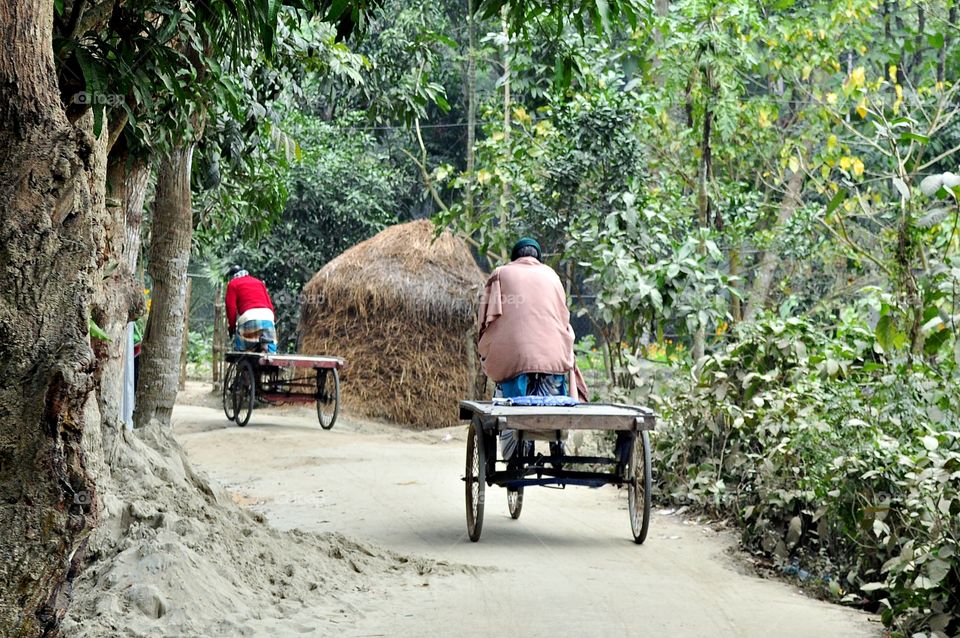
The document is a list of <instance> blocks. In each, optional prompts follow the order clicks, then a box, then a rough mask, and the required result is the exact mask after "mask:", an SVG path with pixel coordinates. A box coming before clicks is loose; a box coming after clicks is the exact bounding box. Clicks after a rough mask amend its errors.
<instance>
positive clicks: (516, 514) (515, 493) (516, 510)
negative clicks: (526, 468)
mask: <svg viewBox="0 0 960 638" xmlns="http://www.w3.org/2000/svg"><path fill="white" fill-rule="evenodd" d="M507 507H509V508H510V517H511V518H520V510H522V509H523V488H522V487H518V488H516V489H507Z"/></svg>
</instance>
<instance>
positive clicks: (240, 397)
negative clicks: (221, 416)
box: [233, 361, 257, 427]
mask: <svg viewBox="0 0 960 638" xmlns="http://www.w3.org/2000/svg"><path fill="white" fill-rule="evenodd" d="M256 400H257V376H256V374H255V373H254V370H253V364H251V363H250V362H249V361H244V362H242V363H240V364H238V366H237V379H236V381H235V382H234V391H233V408H234V411H235V413H236V418H235V420H236V422H237V425H239V426H240V427H243V426H245V425H246V424H247V423H249V422H250V415H251V414H253V404H254V403H255V402H256Z"/></svg>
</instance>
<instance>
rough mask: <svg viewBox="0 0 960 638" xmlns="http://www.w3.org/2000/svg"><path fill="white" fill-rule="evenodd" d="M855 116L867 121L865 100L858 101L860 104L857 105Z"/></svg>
mask: <svg viewBox="0 0 960 638" xmlns="http://www.w3.org/2000/svg"><path fill="white" fill-rule="evenodd" d="M857 115H859V116H860V119H862V120H865V119H867V98H863V99H861V100H860V103H859V104H857Z"/></svg>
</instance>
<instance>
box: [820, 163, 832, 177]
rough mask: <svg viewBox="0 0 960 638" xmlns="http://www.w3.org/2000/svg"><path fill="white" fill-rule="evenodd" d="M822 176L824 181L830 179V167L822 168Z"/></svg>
mask: <svg viewBox="0 0 960 638" xmlns="http://www.w3.org/2000/svg"><path fill="white" fill-rule="evenodd" d="M820 176H821V177H823V179H827V178H828V177H830V167H829V166H821V167H820Z"/></svg>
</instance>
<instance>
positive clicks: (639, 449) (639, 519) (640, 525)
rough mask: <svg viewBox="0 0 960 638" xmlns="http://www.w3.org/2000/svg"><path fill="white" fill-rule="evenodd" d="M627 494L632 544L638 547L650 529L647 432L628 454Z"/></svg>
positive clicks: (648, 446) (650, 477)
mask: <svg viewBox="0 0 960 638" xmlns="http://www.w3.org/2000/svg"><path fill="white" fill-rule="evenodd" d="M627 479H628V483H627V494H628V500H629V507H628V509H629V510H630V527H631V528H632V529H633V542H634V543H637V544H638V545H639V544H640V543H642V542H643V541H644V540H646V538H647V528H648V527H650V490H651V487H650V484H651V483H652V470H651V468H650V439H649V438H648V436H647V431H646V430H642V431H640V432H639V436H637V438H636V439H634V441H633V450H632V451H631V453H630V467H629V468H628V470H627Z"/></svg>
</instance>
